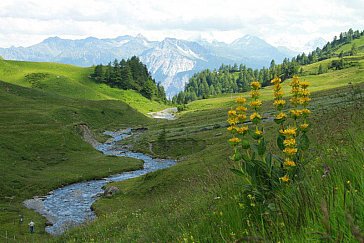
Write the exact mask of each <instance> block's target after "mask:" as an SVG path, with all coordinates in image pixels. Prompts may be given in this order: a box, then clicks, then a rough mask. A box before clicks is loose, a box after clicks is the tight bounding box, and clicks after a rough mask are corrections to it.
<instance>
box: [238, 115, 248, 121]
mask: <svg viewBox="0 0 364 243" xmlns="http://www.w3.org/2000/svg"><path fill="white" fill-rule="evenodd" d="M238 118H239V119H240V120H243V121H244V120H245V119H246V115H244V114H239V115H238Z"/></svg>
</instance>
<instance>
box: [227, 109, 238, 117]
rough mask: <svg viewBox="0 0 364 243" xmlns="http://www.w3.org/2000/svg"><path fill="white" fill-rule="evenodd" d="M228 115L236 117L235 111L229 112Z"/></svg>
mask: <svg viewBox="0 0 364 243" xmlns="http://www.w3.org/2000/svg"><path fill="white" fill-rule="evenodd" d="M228 115H229V116H236V111H235V110H229V111H228Z"/></svg>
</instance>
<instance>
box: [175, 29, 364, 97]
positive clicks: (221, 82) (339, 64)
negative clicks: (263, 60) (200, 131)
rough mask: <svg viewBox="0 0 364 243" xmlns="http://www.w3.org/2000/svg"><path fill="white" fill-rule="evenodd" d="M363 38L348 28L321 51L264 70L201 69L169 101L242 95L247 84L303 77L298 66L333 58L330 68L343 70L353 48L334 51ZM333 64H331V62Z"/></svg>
mask: <svg viewBox="0 0 364 243" xmlns="http://www.w3.org/2000/svg"><path fill="white" fill-rule="evenodd" d="M361 36H364V31H361V32H360V31H358V30H356V31H353V30H352V29H349V31H347V32H342V33H341V34H340V36H339V37H336V36H335V37H334V39H333V41H331V42H328V43H327V44H325V46H324V47H323V48H322V49H321V48H319V47H317V48H316V49H315V50H314V51H312V52H310V53H309V54H308V55H306V54H305V53H302V54H299V55H297V56H296V57H293V58H291V59H290V58H285V59H284V60H283V62H282V63H281V64H276V63H275V61H274V60H272V61H271V63H270V66H269V67H268V68H266V67H263V68H261V69H252V68H248V67H246V66H245V65H243V64H240V65H238V64H234V65H224V64H222V65H221V66H220V68H219V69H217V70H216V69H214V70H209V69H206V70H203V71H201V72H198V73H195V74H194V75H193V76H192V77H191V78H190V79H189V82H188V83H187V84H186V86H185V89H184V91H181V92H180V93H178V94H177V95H175V96H174V97H173V98H172V102H173V103H175V104H187V103H189V102H191V101H194V100H197V99H205V98H208V97H209V96H214V95H219V94H224V93H237V92H244V91H248V90H249V89H250V86H249V83H250V82H252V81H254V80H258V81H259V82H261V84H262V86H263V87H264V86H267V85H270V80H272V79H273V78H274V77H280V78H281V79H282V80H285V79H288V78H291V77H292V76H293V75H297V74H298V75H301V76H302V74H303V68H302V65H307V64H311V63H315V62H318V61H321V60H325V59H328V58H331V57H334V56H338V57H340V58H341V59H340V60H339V61H335V63H332V64H331V66H330V68H335V69H340V68H343V67H344V60H343V59H342V57H343V56H345V55H355V53H356V52H357V48H356V46H355V44H353V46H352V48H351V50H350V51H349V52H348V53H340V54H339V55H338V54H336V53H335V51H336V50H337V49H338V48H339V47H340V46H342V45H344V44H347V43H350V42H351V41H352V40H354V39H358V38H360V37H361ZM333 62H334V61H333ZM323 72H325V70H324V68H323V67H322V65H320V66H319V69H318V74H321V73H323Z"/></svg>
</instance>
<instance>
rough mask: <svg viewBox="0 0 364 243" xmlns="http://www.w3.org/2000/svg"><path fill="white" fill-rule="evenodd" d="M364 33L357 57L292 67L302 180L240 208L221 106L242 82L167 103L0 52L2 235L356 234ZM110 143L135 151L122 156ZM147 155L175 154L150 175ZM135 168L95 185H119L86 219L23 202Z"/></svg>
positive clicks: (269, 116)
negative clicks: (53, 217)
mask: <svg viewBox="0 0 364 243" xmlns="http://www.w3.org/2000/svg"><path fill="white" fill-rule="evenodd" d="M363 40H364V38H363V37H361V38H360V39H357V40H354V41H355V43H356V44H357V47H358V51H357V53H355V54H353V55H347V56H343V57H342V58H339V57H337V56H333V57H330V58H328V59H325V60H321V61H317V62H314V63H312V64H307V65H302V66H301V67H302V69H303V71H302V75H301V76H300V78H301V80H305V81H309V82H310V83H311V85H310V87H309V90H310V92H311V98H312V102H310V104H309V106H308V108H309V109H310V110H311V111H312V114H311V116H310V117H309V122H310V126H312V127H311V128H310V130H309V131H308V136H309V138H310V141H311V144H310V147H309V148H308V150H307V155H306V156H307V157H306V160H307V164H305V167H304V168H305V170H304V172H303V174H302V178H304V179H302V180H297V182H296V181H295V182H292V183H288V184H282V187H281V189H280V190H278V191H277V192H276V197H275V199H274V201H272V203H271V204H269V205H268V207H264V206H262V207H260V205H259V203H258V199H252V198H250V199H249V200H251V203H250V204H249V205H247V204H246V203H245V202H244V201H243V200H244V199H242V197H244V194H243V193H242V188H244V186H245V182H244V180H243V179H242V178H241V177H238V176H236V175H235V174H234V173H232V171H231V169H232V168H235V166H236V161H233V160H232V159H231V156H232V153H233V151H232V150H233V149H232V148H231V147H230V146H229V144H228V140H229V138H230V134H229V133H228V132H227V130H226V129H227V127H228V123H227V122H226V120H227V118H228V116H227V112H228V110H229V109H231V108H232V107H234V106H235V100H236V98H238V97H245V98H247V99H250V98H249V97H250V93H249V92H243V93H226V94H220V95H217V96H209V97H207V98H206V99H200V100H195V101H193V102H190V103H188V104H184V105H183V106H179V110H178V112H176V110H175V109H176V108H173V107H174V106H175V105H176V104H171V103H166V104H163V103H158V102H156V101H151V100H149V99H146V98H145V97H143V96H142V95H140V94H139V93H137V92H135V91H133V90H121V89H117V88H112V87H110V86H108V85H106V84H104V83H98V82H95V81H94V80H92V79H91V78H89V76H90V75H91V73H92V72H93V68H91V67H90V68H83V67H77V66H72V65H67V64H58V63H43V62H30V61H9V60H0V80H2V81H0V110H1V113H0V114H1V115H0V122H1V123H0V133H1V140H0V152H1V157H0V165H1V167H2V170H1V172H0V173H1V178H2V184H1V188H0V189H1V190H0V192H1V194H0V209H1V210H0V224H1V228H0V237H1V238H0V241H4V242H12V241H14V242H19V241H20V242H120V241H121V242H220V241H226V242H244V241H248V242H249V241H258V242H259V241H274V242H276V241H281V242H302V241H323V240H328V241H333V240H338V241H343V242H355V241H358V240H359V241H360V239H361V238H360V237H362V234H363V231H362V230H363V229H364V222H363V220H362V219H363V218H364V210H363V209H364V199H363V196H362V194H363V193H362V192H363V185H364V181H363V180H364V179H363V178H364V170H363V168H364V167H363V166H364V165H363V161H364V150H363V144H364V133H363V129H364V127H363V122H362V120H363V119H362V118H363V117H364V114H363V113H364V110H363V105H364V82H363V80H364V49H363V46H364V42H363ZM351 48H352V44H345V45H342V46H340V48H339V49H338V50H336V51H335V54H337V55H339V54H340V53H341V51H344V52H349V51H350V49H351ZM341 59H342V60H343V61H345V63H347V64H348V65H347V66H345V67H344V68H341V69H334V68H331V69H328V70H327V72H324V73H320V74H318V72H317V70H318V68H319V66H320V65H323V66H325V67H329V65H330V64H331V63H332V62H333V61H337V60H341ZM232 75H236V74H232ZM291 81H292V80H291V79H286V80H284V81H283V83H282V90H283V91H284V92H285V93H286V94H287V96H285V100H288V99H289V98H291V96H290V95H291V94H290V89H291V87H290V86H289V83H290V82H291ZM273 92H274V91H273V86H266V87H263V88H262V89H261V90H260V93H261V96H260V99H261V100H262V103H263V105H262V110H261V114H262V115H263V118H264V122H263V124H262V125H263V126H264V133H265V134H264V136H266V138H267V140H269V141H273V142H270V143H269V144H268V145H267V146H268V148H269V149H272V150H277V145H276V143H275V140H273V138H275V137H274V136H275V135H274V134H275V133H276V130H277V125H276V124H274V122H273V121H272V120H273V118H274V112H275V109H274V106H273ZM249 101H250V100H249ZM289 108H291V107H289V106H287V107H286V108H285V110H288V109H289ZM162 110H164V111H165V112H159V111H162ZM170 111H172V112H175V117H174V116H173V117H172V118H173V119H159V118H171V116H170ZM151 112H152V113H151ZM158 112H159V113H158ZM148 113H149V114H148ZM150 113H151V114H150ZM152 117H154V118H152ZM84 126H87V127H89V128H90V133H92V134H94V135H95V139H96V140H97V141H98V142H100V143H102V145H99V146H100V147H99V148H100V150H101V151H102V152H104V154H103V153H101V152H100V151H96V150H95V149H94V148H93V146H92V145H90V144H89V143H87V142H85V141H84V140H83V139H82V134H84V130H83V129H82V127H84ZM127 128H132V129H137V130H143V132H140V133H138V134H135V135H134V136H125V139H122V140H120V141H116V139H115V140H113V141H111V140H108V139H110V136H108V134H109V135H111V137H114V138H115V137H117V136H116V135H122V133H115V131H120V129H127ZM105 131H112V132H109V133H105ZM128 135H130V134H128ZM110 146H111V147H112V146H115V147H112V148H110ZM115 148H121V150H118V149H115ZM125 148H127V150H125ZM120 152H121V154H122V153H124V154H127V153H130V154H134V155H135V154H137V155H138V156H119V155H121V154H120ZM141 153H142V154H141ZM145 158H147V160H153V161H154V160H157V159H155V158H164V159H167V161H176V164H175V165H173V166H171V167H169V168H165V167H164V166H162V168H161V169H160V170H156V171H154V170H153V171H149V170H147V169H148V162H147V161H146V160H145ZM140 159H142V160H144V162H143V161H141V160H140ZM171 164H174V162H173V163H172V162H171V163H168V165H171ZM143 168H144V170H143ZM327 168H329V169H327ZM158 169H159V167H158ZM145 170H147V171H145ZM130 171H132V172H130ZM140 171H144V172H149V173H147V174H144V172H143V173H141V174H142V175H141V176H138V177H136V178H131V179H128V180H123V181H119V180H117V179H115V180H114V179H109V180H106V181H102V180H101V181H102V183H101V184H102V185H100V187H98V188H97V192H102V190H101V189H100V188H101V186H105V187H106V188H110V187H117V188H118V189H119V192H117V193H115V194H114V195H112V196H110V197H101V198H99V199H98V200H97V201H96V202H95V203H93V204H92V209H93V213H94V214H95V215H97V218H96V219H95V220H93V221H90V222H87V223H86V224H83V225H80V226H78V227H75V228H72V229H70V230H67V231H66V232H64V234H60V235H58V236H52V235H49V234H47V233H46V231H45V227H44V226H45V223H46V222H47V219H46V218H44V217H42V216H41V215H40V214H38V213H36V212H34V211H33V210H30V209H27V208H25V207H24V206H23V201H24V200H27V199H30V198H33V197H34V196H42V195H47V193H48V192H50V191H52V190H56V189H57V188H60V189H59V190H62V189H64V190H67V188H70V187H72V186H74V185H76V186H77V185H78V186H79V185H80V187H82V185H83V184H74V183H85V182H86V181H90V180H99V179H102V178H105V177H109V178H110V176H111V178H113V175H116V174H119V173H123V174H122V175H134V174H133V173H135V174H138V175H140V174H139V172H140ZM327 171H329V172H327ZM121 177H123V176H121ZM130 177H133V176H130ZM123 179H124V178H123ZM99 181H100V180H99ZM91 194H92V195H91V197H92V196H94V194H95V193H91ZM257 195H258V194H257ZM57 200H58V199H56V200H55V201H56V202H57ZM254 200H257V201H254ZM92 202H93V201H92ZM243 202H244V203H243ZM56 204H57V203H56ZM252 205H253V206H252ZM87 206H88V205H87ZM65 207H66V206H65ZM248 210H252V211H248ZM247 212H254V213H247ZM20 215H21V217H22V218H23V219H24V223H20V222H19V217H20ZM65 218H67V215H66V217H65ZM69 218H71V216H69ZM30 220H33V221H34V222H35V224H36V231H35V233H34V234H29V232H28V226H27V223H28V222H29V221H30Z"/></svg>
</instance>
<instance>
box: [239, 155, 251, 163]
mask: <svg viewBox="0 0 364 243" xmlns="http://www.w3.org/2000/svg"><path fill="white" fill-rule="evenodd" d="M241 158H242V159H243V161H244V162H249V161H250V160H251V158H249V156H248V155H247V154H241Z"/></svg>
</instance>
